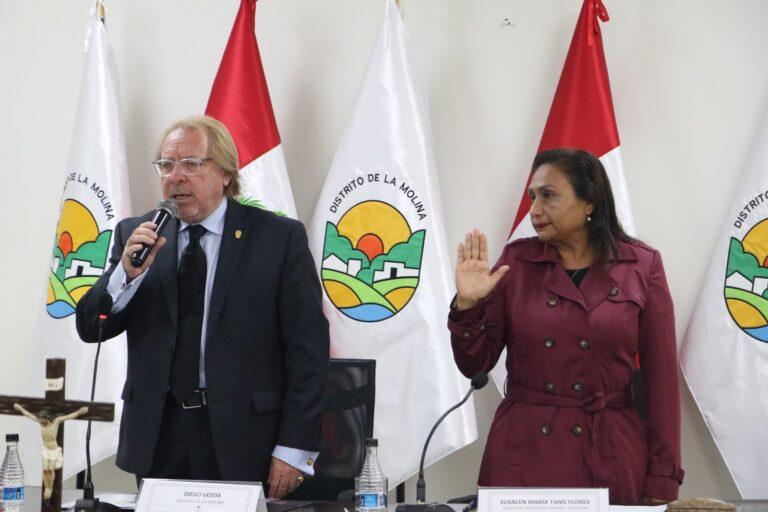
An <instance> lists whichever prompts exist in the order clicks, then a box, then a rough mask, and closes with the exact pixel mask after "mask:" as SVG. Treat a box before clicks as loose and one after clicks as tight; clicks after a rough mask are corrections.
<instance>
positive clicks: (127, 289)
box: [107, 263, 147, 313]
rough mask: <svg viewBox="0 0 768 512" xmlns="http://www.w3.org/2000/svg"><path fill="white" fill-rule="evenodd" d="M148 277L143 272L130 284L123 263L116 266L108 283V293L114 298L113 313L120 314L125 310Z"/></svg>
mask: <svg viewBox="0 0 768 512" xmlns="http://www.w3.org/2000/svg"><path fill="white" fill-rule="evenodd" d="M146 275H147V272H146V271H145V272H142V273H141V274H140V275H139V277H137V278H136V279H134V280H133V281H131V282H130V283H129V282H128V276H127V275H126V274H125V269H124V268H123V265H122V263H118V264H117V265H116V266H115V270H113V271H112V275H111V276H109V282H108V283H107V293H109V295H110V296H111V297H112V311H111V313H119V312H120V311H122V310H123V309H125V307H126V306H127V305H128V302H129V301H130V300H131V298H132V297H133V296H134V295H135V294H136V290H138V289H139V285H140V284H141V282H142V281H143V280H144V276H146Z"/></svg>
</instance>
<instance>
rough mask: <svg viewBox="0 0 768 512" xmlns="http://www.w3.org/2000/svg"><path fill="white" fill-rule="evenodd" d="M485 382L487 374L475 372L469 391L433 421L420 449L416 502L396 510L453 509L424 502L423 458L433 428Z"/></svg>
mask: <svg viewBox="0 0 768 512" xmlns="http://www.w3.org/2000/svg"><path fill="white" fill-rule="evenodd" d="M486 384H488V374H487V373H485V372H479V373H476V374H475V375H474V376H473V377H472V381H471V387H470V388H469V391H468V392H467V394H466V395H464V398H463V399H462V400H461V402H459V403H457V404H456V405H454V406H453V407H451V408H450V409H448V410H447V411H445V413H443V415H442V416H440V419H438V420H437V422H436V423H435V426H433V427H432V430H431V431H430V432H429V435H428V436H427V440H426V442H425V443H424V449H423V450H422V451H421V462H420V463H419V479H418V480H417V481H416V504H415V505H408V504H405V505H398V506H397V512H435V511H439V510H441V509H445V510H446V512H447V511H449V510H450V511H453V509H452V508H451V507H449V506H447V505H439V504H429V505H428V504H426V503H425V499H426V483H425V482H424V458H425V457H426V455H427V447H428V446H429V442H430V441H431V440H432V436H433V435H434V433H435V430H437V427H438V426H439V425H440V423H442V422H443V420H444V419H445V417H446V416H448V415H449V414H450V413H452V412H453V411H455V410H456V409H458V408H459V407H461V406H462V405H464V402H466V401H467V400H469V397H470V396H471V395H472V393H473V392H474V391H475V390H476V389H482V388H483V387H484V386H485V385H486Z"/></svg>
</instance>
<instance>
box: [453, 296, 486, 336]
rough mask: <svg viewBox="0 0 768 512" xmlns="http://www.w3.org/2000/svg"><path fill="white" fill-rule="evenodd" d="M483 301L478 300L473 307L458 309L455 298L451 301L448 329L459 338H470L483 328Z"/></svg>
mask: <svg viewBox="0 0 768 512" xmlns="http://www.w3.org/2000/svg"><path fill="white" fill-rule="evenodd" d="M484 317H485V301H480V302H478V303H477V304H476V305H475V306H474V307H472V308H469V309H465V310H463V311H459V310H458V309H456V298H455V297H454V299H453V300H452V301H451V310H450V312H449V313H448V330H449V331H451V333H453V334H454V335H456V336H458V337H460V338H466V339H471V338H474V337H475V336H477V335H478V334H479V333H480V332H481V331H483V330H484V329H485V321H484Z"/></svg>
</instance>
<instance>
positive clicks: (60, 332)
mask: <svg viewBox="0 0 768 512" xmlns="http://www.w3.org/2000/svg"><path fill="white" fill-rule="evenodd" d="M118 89H119V87H118V81H117V70H116V69H115V63H114V58H113V56H112V51H111V50H110V47H109V42H108V41H107V32H106V30H105V28H104V23H103V22H102V20H101V19H100V18H99V16H98V15H97V14H96V12H95V10H94V11H92V12H91V16H90V20H89V22H88V30H87V33H86V38H85V67H84V70H83V77H82V82H81V84H80V97H79V100H78V104H77V112H76V115H75V125H74V129H73V131H72V143H71V147H70V154H69V162H68V164H67V169H66V173H65V179H64V192H63V194H62V197H61V207H60V214H59V220H58V224H57V226H56V234H55V240H54V243H53V254H52V258H51V265H50V269H49V270H48V285H47V286H48V289H47V292H46V297H45V302H44V303H43V304H41V314H40V318H39V320H38V324H37V330H36V333H35V337H36V339H35V349H34V352H35V354H36V357H34V358H33V361H34V363H33V364H34V365H35V368H34V369H33V371H32V375H33V380H34V381H33V382H32V384H31V392H32V393H33V394H34V395H41V394H42V392H43V378H44V370H45V362H44V360H45V359H46V358H51V357H57V358H64V359H66V362H67V374H66V396H67V398H68V399H70V400H88V399H89V398H90V390H91V375H92V371H93V358H94V355H95V353H96V346H95V345H86V344H85V343H83V342H82V341H80V338H79V337H78V335H77V331H76V330H75V307H76V306H77V302H78V301H79V300H80V298H81V297H82V296H83V295H84V294H85V293H86V292H87V291H88V290H89V289H90V288H91V286H92V285H93V284H94V283H95V282H96V280H97V279H98V278H99V276H101V274H102V273H103V272H104V270H105V269H106V267H107V264H108V259H109V255H110V249H111V245H112V241H113V240H112V238H113V236H112V233H113V230H114V227H115V225H116V224H117V222H118V221H119V220H120V219H122V218H124V217H126V216H129V215H130V213H131V211H130V210H131V209H130V192H129V190H128V174H127V165H126V159H125V143H124V138H123V128H122V123H121V117H120V95H119V90H118ZM147 172H151V169H149V166H147ZM99 365H100V367H99V373H98V381H97V384H96V401H97V402H112V403H114V404H115V421H114V422H113V423H102V422H94V423H93V428H92V440H91V460H92V462H93V463H96V462H98V461H100V460H102V459H104V458H106V457H109V456H110V455H112V454H114V453H115V452H116V451H117V438H118V426H119V424H120V413H121V410H122V401H121V400H120V390H121V388H122V385H123V382H124V381H125V365H126V358H125V339H124V338H123V337H122V336H120V337H118V338H117V339H113V340H110V341H109V342H107V343H104V345H103V346H102V348H101V355H100V363H99ZM85 429H86V422H84V421H70V422H67V424H66V429H65V431H64V447H65V452H64V478H68V477H70V476H72V475H73V474H75V473H77V472H78V471H81V470H82V469H84V468H85V449H84V442H85ZM38 459H39V457H35V458H34V459H33V460H34V463H35V464H37V467H31V468H28V474H30V475H39V474H40V466H39V464H40V461H39V460H38Z"/></svg>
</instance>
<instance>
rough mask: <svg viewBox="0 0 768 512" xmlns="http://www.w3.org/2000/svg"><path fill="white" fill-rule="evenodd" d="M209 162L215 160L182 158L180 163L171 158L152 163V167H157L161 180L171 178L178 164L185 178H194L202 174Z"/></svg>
mask: <svg viewBox="0 0 768 512" xmlns="http://www.w3.org/2000/svg"><path fill="white" fill-rule="evenodd" d="M208 160H213V158H182V159H181V160H179V161H178V162H177V161H176V160H171V159H170V158H161V159H160V160H155V161H154V162H152V165H153V166H154V167H155V170H156V171H157V174H158V175H160V177H161V178H167V177H168V176H170V175H171V173H173V168H174V167H176V164H179V167H181V173H182V174H183V175H184V176H194V175H196V174H197V173H199V172H200V167H202V166H203V164H204V163H205V162H207V161H208Z"/></svg>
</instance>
